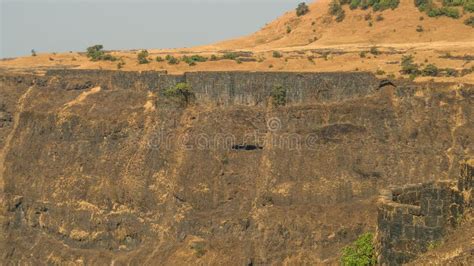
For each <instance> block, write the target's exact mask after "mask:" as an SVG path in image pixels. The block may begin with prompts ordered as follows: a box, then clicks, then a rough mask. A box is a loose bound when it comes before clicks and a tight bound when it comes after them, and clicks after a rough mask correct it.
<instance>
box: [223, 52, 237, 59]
mask: <svg viewBox="0 0 474 266" xmlns="http://www.w3.org/2000/svg"><path fill="white" fill-rule="evenodd" d="M238 57H239V56H238V55H237V54H236V53H232V52H231V53H225V54H224V55H223V56H222V58H223V59H228V60H236V59H237V58H238Z"/></svg>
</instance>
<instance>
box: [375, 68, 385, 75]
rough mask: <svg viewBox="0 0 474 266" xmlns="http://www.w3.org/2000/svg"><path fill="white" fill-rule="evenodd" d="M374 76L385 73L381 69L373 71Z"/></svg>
mask: <svg viewBox="0 0 474 266" xmlns="http://www.w3.org/2000/svg"><path fill="white" fill-rule="evenodd" d="M375 75H378V76H381V75H385V71H383V70H382V69H377V71H375Z"/></svg>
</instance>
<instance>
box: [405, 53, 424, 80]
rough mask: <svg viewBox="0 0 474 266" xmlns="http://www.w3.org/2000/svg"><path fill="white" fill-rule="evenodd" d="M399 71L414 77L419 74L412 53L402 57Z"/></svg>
mask: <svg viewBox="0 0 474 266" xmlns="http://www.w3.org/2000/svg"><path fill="white" fill-rule="evenodd" d="M401 67H402V70H401V73H402V74H405V75H410V76H413V77H416V76H417V75H419V74H420V70H419V67H418V65H417V64H415V63H414V58H413V56H412V55H405V56H403V57H402V62H401Z"/></svg>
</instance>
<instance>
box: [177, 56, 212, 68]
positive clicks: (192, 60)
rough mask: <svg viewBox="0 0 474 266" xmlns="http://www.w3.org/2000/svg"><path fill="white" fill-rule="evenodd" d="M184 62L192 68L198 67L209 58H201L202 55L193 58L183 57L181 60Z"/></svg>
mask: <svg viewBox="0 0 474 266" xmlns="http://www.w3.org/2000/svg"><path fill="white" fill-rule="evenodd" d="M181 60H182V61H184V62H186V63H187V64H189V65H190V66H194V65H196V63H197V62H206V61H207V57H204V56H200V55H192V56H186V55H185V56H183V57H182V58H181Z"/></svg>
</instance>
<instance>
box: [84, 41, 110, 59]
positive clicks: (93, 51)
mask: <svg viewBox="0 0 474 266" xmlns="http://www.w3.org/2000/svg"><path fill="white" fill-rule="evenodd" d="M102 49H104V46H103V45H101V44H97V45H94V46H90V47H87V51H86V56H87V57H88V58H90V60H91V61H101V60H103V61H117V57H115V56H112V55H111V54H106V53H105V52H104V51H103V50H102Z"/></svg>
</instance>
